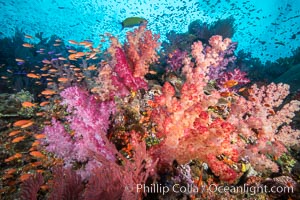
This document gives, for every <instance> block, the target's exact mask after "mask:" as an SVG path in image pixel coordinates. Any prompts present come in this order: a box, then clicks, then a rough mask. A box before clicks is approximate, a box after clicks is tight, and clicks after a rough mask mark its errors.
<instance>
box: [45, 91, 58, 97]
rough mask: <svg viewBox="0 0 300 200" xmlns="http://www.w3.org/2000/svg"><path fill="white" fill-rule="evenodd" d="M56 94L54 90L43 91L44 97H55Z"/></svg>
mask: <svg viewBox="0 0 300 200" xmlns="http://www.w3.org/2000/svg"><path fill="white" fill-rule="evenodd" d="M54 94H56V92H55V91H54V90H44V91H42V95H47V96H49V95H54Z"/></svg>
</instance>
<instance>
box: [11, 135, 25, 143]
mask: <svg viewBox="0 0 300 200" xmlns="http://www.w3.org/2000/svg"><path fill="white" fill-rule="evenodd" d="M24 139H25V136H20V137H16V138H15V139H13V140H12V141H11V142H12V143H18V142H21V141H23V140H24Z"/></svg>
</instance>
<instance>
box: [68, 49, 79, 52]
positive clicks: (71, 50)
mask: <svg viewBox="0 0 300 200" xmlns="http://www.w3.org/2000/svg"><path fill="white" fill-rule="evenodd" d="M68 52H69V53H77V51H75V50H73V49H70V50H68Z"/></svg>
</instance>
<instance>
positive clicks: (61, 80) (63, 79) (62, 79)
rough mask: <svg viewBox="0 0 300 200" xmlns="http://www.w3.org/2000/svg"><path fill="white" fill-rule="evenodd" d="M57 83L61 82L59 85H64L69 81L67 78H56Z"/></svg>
mask: <svg viewBox="0 0 300 200" xmlns="http://www.w3.org/2000/svg"><path fill="white" fill-rule="evenodd" d="M57 81H58V82H61V83H66V82H68V81H69V79H68V78H64V77H62V78H58V79H57Z"/></svg>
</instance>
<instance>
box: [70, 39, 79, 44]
mask: <svg viewBox="0 0 300 200" xmlns="http://www.w3.org/2000/svg"><path fill="white" fill-rule="evenodd" d="M69 43H70V44H76V45H78V42H76V41H75V40H69Z"/></svg>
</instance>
